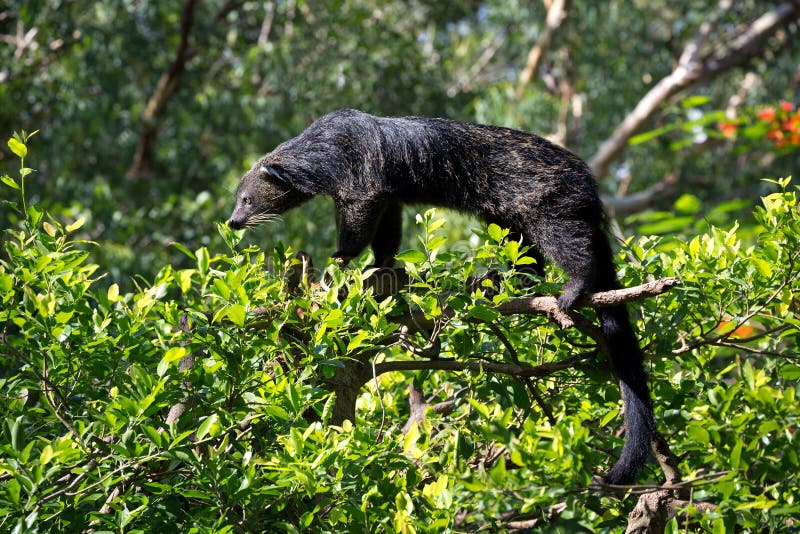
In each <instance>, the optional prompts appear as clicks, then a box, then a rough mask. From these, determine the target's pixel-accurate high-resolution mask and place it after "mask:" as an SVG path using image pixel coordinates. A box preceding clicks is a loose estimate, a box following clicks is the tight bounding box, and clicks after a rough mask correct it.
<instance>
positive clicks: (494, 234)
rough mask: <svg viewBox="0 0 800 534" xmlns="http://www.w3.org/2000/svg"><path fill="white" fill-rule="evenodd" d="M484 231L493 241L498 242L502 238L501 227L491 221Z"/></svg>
mask: <svg viewBox="0 0 800 534" xmlns="http://www.w3.org/2000/svg"><path fill="white" fill-rule="evenodd" d="M486 231H487V233H488V234H489V237H491V238H492V239H493V240H494V241H495V242H497V243H499V242H500V241H502V240H503V229H502V228H500V227H499V226H498V225H496V224H494V223H492V224H490V225H489V228H487V230H486Z"/></svg>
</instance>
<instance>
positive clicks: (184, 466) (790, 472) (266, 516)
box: [0, 135, 800, 532]
mask: <svg viewBox="0 0 800 534" xmlns="http://www.w3.org/2000/svg"><path fill="white" fill-rule="evenodd" d="M29 137H30V136H24V135H23V136H18V137H16V138H15V141H16V142H15V143H12V144H13V145H14V152H15V153H16V154H17V155H18V156H19V159H20V168H21V171H20V173H19V177H18V178H11V177H9V176H5V177H3V180H2V182H3V184H5V185H4V186H3V191H4V197H5V198H6V200H4V203H5V205H6V206H7V207H8V208H9V209H11V210H13V211H14V212H15V214H16V215H17V216H18V217H19V220H21V221H24V224H23V225H22V227H18V228H13V229H9V230H7V233H6V239H5V242H4V252H3V253H4V257H3V259H2V261H0V302H1V303H2V306H1V307H0V328H1V329H2V330H0V334H2V338H3V343H2V345H0V369H2V374H0V399H2V401H1V403H2V406H3V407H4V416H3V421H2V424H0V517H3V519H2V520H0V525H1V526H2V530H8V531H14V532H31V531H83V530H87V529H92V530H97V531H119V532H123V531H127V532H152V531H158V530H164V531H170V530H174V529H175V528H176V527H177V528H178V529H180V530H182V531H189V532H206V531H208V532H210V531H214V532H228V531H290V532H300V531H306V530H311V531H315V532H341V531H355V532H361V531H365V532H373V531H374V532H385V531H397V532H442V531H464V530H474V529H477V528H483V529H489V530H492V529H497V528H503V525H504V521H505V520H504V519H503V517H505V516H504V514H505V513H507V512H509V511H510V510H514V511H515V512H514V513H515V517H520V518H527V519H532V518H539V520H540V521H541V523H539V525H540V526H542V527H543V528H546V529H561V530H570V531H573V530H579V529H588V530H605V529H610V528H617V527H619V526H621V525H623V524H624V522H625V518H626V515H627V511H628V510H629V508H630V505H631V499H630V498H629V499H622V500H620V499H616V498H613V499H612V498H609V497H604V496H600V495H597V494H586V493H585V488H587V486H588V485H589V483H590V480H591V476H592V475H593V474H596V473H597V472H601V471H603V470H604V469H606V468H607V466H609V465H610V463H611V462H612V461H613V458H614V457H615V455H616V453H617V451H618V449H619V444H620V440H619V439H618V438H617V437H616V435H617V433H616V430H617V427H618V426H619V424H620V417H619V394H618V392H617V389H616V386H615V385H614V381H613V380H612V378H611V375H610V373H609V372H608V371H607V369H606V368H605V366H604V363H603V361H602V360H601V359H599V358H598V357H597V355H596V354H594V353H593V352H591V351H589V352H586V353H585V354H584V355H582V357H580V358H579V359H578V360H576V362H577V363H576V364H575V365H574V366H572V367H571V368H569V369H565V370H563V371H560V372H558V373H556V374H553V375H550V376H549V377H548V378H546V379H541V380H538V381H530V382H528V381H524V380H519V379H511V378H504V377H503V376H502V375H498V374H494V373H492V372H489V371H486V370H485V369H482V368H481V366H482V365H488V364H490V363H492V362H509V361H516V360H517V359H518V360H519V362H520V363H522V364H528V365H537V364H541V363H547V362H555V361H560V360H563V359H565V358H568V357H575V356H576V355H579V353H581V352H585V351H586V350H587V349H586V348H585V347H586V346H587V342H588V340H587V339H585V338H584V337H583V336H581V335H580V334H578V333H576V332H574V331H571V330H568V331H560V330H557V329H555V328H554V327H553V326H552V325H551V324H549V323H548V322H547V320H546V319H545V318H542V317H538V316H523V315H519V316H501V315H500V314H498V312H497V310H496V305H497V304H500V303H503V302H505V301H507V300H509V299H510V298H513V297H515V296H520V295H527V294H530V291H531V290H530V289H527V288H526V284H522V283H521V280H520V278H519V277H520V275H518V274H516V273H515V272H514V269H513V268H510V267H509V266H510V265H511V266H513V264H515V263H516V264H524V263H525V262H526V261H528V260H527V258H526V257H525V256H523V255H522V252H524V246H523V245H520V244H519V243H517V242H515V241H509V240H508V232H507V231H506V230H503V229H502V228H499V227H497V226H495V225H491V226H489V227H488V228H487V230H486V232H485V233H481V237H480V241H481V243H479V246H477V247H476V248H475V249H474V250H471V251H469V252H467V253H455V252H453V251H452V249H451V247H450V245H451V243H449V242H448V237H447V233H446V231H447V225H448V223H447V221H446V219H444V218H441V217H439V216H438V215H437V214H436V212H434V211H428V212H425V213H424V214H422V215H419V216H418V223H419V224H418V232H419V236H420V237H419V245H420V246H419V247H418V248H415V249H412V250H408V251H405V252H403V253H401V254H400V255H399V259H400V260H402V262H403V263H404V265H405V269H406V272H407V273H408V275H409V276H410V278H411V282H410V284H409V286H408V287H407V288H406V289H405V290H403V291H402V292H401V293H400V294H398V295H396V296H394V297H387V298H382V299H378V298H376V297H375V296H374V294H373V292H372V290H371V289H366V287H367V286H366V279H367V277H368V275H369V274H370V273H369V271H368V272H366V273H362V272H360V271H359V270H358V269H349V270H346V271H342V270H340V269H339V268H338V266H336V265H335V264H331V265H329V266H327V268H326V270H325V271H326V273H327V276H326V284H325V286H324V287H317V286H309V285H307V284H303V283H301V284H300V286H298V287H295V285H292V284H290V283H289V280H291V279H292V273H293V272H294V271H295V268H296V267H297V265H298V260H297V259H295V257H294V254H293V252H292V250H291V249H290V248H287V247H284V246H278V247H276V248H275V249H274V250H273V251H271V252H270V253H269V254H266V253H264V252H262V251H260V250H259V249H257V248H254V247H249V246H244V247H241V245H240V244H239V242H240V239H241V233H236V232H232V231H230V230H229V229H228V228H227V227H225V226H222V225H221V226H220V227H219V232H220V236H221V240H223V241H225V242H226V243H228V245H229V247H230V248H229V250H228V251H227V252H219V251H214V250H212V249H209V248H207V247H200V248H198V249H196V250H194V251H192V250H190V249H188V248H186V247H184V246H182V245H176V247H175V248H176V250H178V251H179V252H180V253H181V254H183V255H185V256H186V257H187V261H188V262H189V263H190V264H191V266H190V267H187V268H174V267H172V266H170V265H167V266H164V267H163V268H161V270H160V271H159V273H158V274H157V275H156V276H155V277H154V279H153V281H152V282H150V283H142V286H141V287H139V288H138V289H136V290H135V291H132V292H121V291H120V289H119V286H117V285H116V284H112V285H110V286H108V287H104V286H102V285H101V284H99V281H100V280H101V279H102V277H103V276H104V273H102V272H101V271H100V270H99V269H98V267H97V266H96V265H94V264H91V263H89V262H88V261H87V252H85V251H83V250H81V249H80V248H79V247H78V245H90V244H85V243H81V242H80V240H79V239H77V238H76V237H75V236H76V235H77V234H76V232H78V231H79V230H80V229H81V225H82V224H83V221H82V220H76V221H74V222H71V223H69V224H65V223H63V222H61V221H59V220H57V219H55V218H53V217H51V216H49V215H48V214H46V213H45V212H44V211H42V210H41V209H40V208H38V207H37V206H35V205H26V203H25V200H24V196H22V191H23V190H24V186H25V181H26V180H25V178H26V175H29V174H30V172H27V171H25V170H24V169H27V167H25V163H24V161H23V157H24V156H26V155H27V152H28V146H27V142H28V139H29ZM776 184H777V186H778V187H779V191H778V192H775V193H773V194H771V195H769V196H767V197H765V198H764V199H763V207H759V208H757V209H756V213H755V217H756V220H757V221H758V223H759V225H760V228H761V229H760V231H759V233H758V239H757V241H753V242H751V243H749V244H748V243H746V242H743V241H742V240H741V238H740V237H739V235H738V232H739V229H738V227H737V226H733V227H731V228H729V229H727V230H724V229H719V228H715V227H711V228H708V229H707V230H706V231H705V232H703V233H700V234H698V235H697V236H695V237H694V238H692V239H691V240H688V241H685V242H684V243H683V244H682V245H679V246H676V245H675V244H674V243H672V244H671V245H670V246H669V247H663V246H662V244H663V243H662V241H663V240H662V239H659V238H654V237H648V238H641V239H639V240H637V241H635V242H630V243H629V244H628V246H627V248H626V253H627V255H628V256H629V259H630V260H632V261H629V262H627V263H626V264H625V267H624V268H623V269H622V271H621V274H622V279H623V283H624V284H625V285H635V284H637V283H640V282H643V281H645V280H646V279H647V278H648V277H650V276H656V277H659V276H666V275H674V276H679V277H680V278H682V279H683V285H682V286H681V287H680V288H678V289H675V290H673V291H671V292H670V293H668V294H666V295H662V296H660V297H658V298H654V299H648V300H645V301H643V302H642V303H641V304H640V305H639V306H638V307H639V309H640V318H639V321H640V323H639V324H640V330H641V332H642V336H643V343H644V344H645V346H646V347H647V352H648V353H649V354H650V355H651V356H652V358H651V359H650V360H649V361H650V374H651V383H652V386H653V390H654V392H653V394H654V404H655V406H656V412H657V416H658V421H659V426H660V428H661V430H662V431H664V433H665V435H666V436H668V437H669V438H668V441H669V443H670V445H671V447H672V448H673V451H674V452H675V453H676V454H678V455H679V456H680V457H681V458H682V460H681V465H680V467H681V470H682V473H683V475H684V477H685V478H686V479H688V480H692V479H696V480H695V483H694V484H695V486H694V492H693V499H694V501H695V502H708V503H712V504H714V505H716V508H715V509H713V510H712V511H710V512H709V511H706V512H704V513H700V512H698V511H697V510H696V509H695V508H694V507H690V508H689V509H687V510H686V511H685V513H684V514H683V515H682V516H681V518H680V519H679V520H678V519H676V520H673V522H672V523H671V527H670V528H671V529H672V530H673V531H676V530H677V529H679V528H681V529H682V528H687V527H688V528H690V529H691V530H695V529H701V530H708V531H714V532H717V531H722V530H725V531H731V530H734V529H737V528H741V529H748V530H763V529H768V530H770V531H780V530H783V529H786V528H787V527H788V525H789V524H790V522H791V521H794V520H796V519H795V518H797V517H798V514H800V503H798V502H797V495H798V488H799V487H800V479H798V473H800V458H799V457H798V454H797V453H796V451H797V450H798V447H797V439H798V438H797V437H796V433H795V432H796V430H797V428H798V425H800V409H798V402H797V396H798V393H799V392H798V386H797V377H798V376H800V367H798V366H797V362H796V356H795V355H796V354H797V353H798V350H799V349H800V347H798V339H800V336H799V335H798V334H799V333H800V320H798V315H797V314H798V303H800V300H798V295H800V267H799V265H800V215H798V209H797V193H796V191H795V190H793V189H790V183H789V180H783V181H780V182H777V183H776ZM776 184H773V186H775V185H776ZM683 202H684V204H685V205H686V209H689V208H691V207H692V202H691V201H689V200H686V201H683ZM489 269H491V270H495V271H497V272H498V275H497V276H494V277H488V278H486V279H485V280H484V281H483V282H482V283H479V284H477V286H473V287H474V289H472V290H471V291H465V290H464V289H463V288H464V286H465V282H466V280H467V279H468V278H469V277H474V276H476V275H480V274H482V273H484V272H485V271H487V270H489ZM548 279H549V280H553V282H550V283H542V284H541V285H539V286H536V287H534V288H533V291H535V292H541V293H550V292H552V291H554V290H557V286H555V285H554V284H555V282H558V281H559V280H560V279H559V274H558V273H550V274H549V276H548ZM490 285H491V286H493V289H492V291H491V292H490V291H488V286H490ZM410 311H416V312H421V313H423V314H424V317H425V320H429V321H432V322H433V323H434V324H435V325H436V330H437V331H438V332H439V340H440V342H441V346H440V347H439V358H440V359H443V360H446V359H448V358H452V359H453V360H454V361H456V362H464V363H468V362H473V363H476V364H478V365H477V366H475V367H470V368H467V367H465V368H464V369H463V372H459V373H451V372H446V371H435V370H432V369H431V368H428V369H427V370H426V369H425V368H424V367H421V368H420V369H421V370H419V371H416V372H415V373H387V374H380V375H379V376H377V378H375V379H372V378H368V379H367V386H368V387H367V388H366V389H365V391H363V392H362V393H361V394H360V396H359V397H358V400H357V403H356V407H357V417H356V421H355V424H353V423H351V422H350V421H344V422H343V423H342V424H332V420H333V418H334V416H335V409H336V408H335V405H336V401H337V399H336V398H335V396H334V395H333V394H332V393H331V388H330V386H331V384H333V383H335V381H336V380H337V378H340V377H341V376H342V375H341V374H338V373H341V372H342V369H344V368H345V367H346V365H347V364H348V362H352V361H355V360H359V359H361V360H363V361H365V362H367V367H369V366H370V365H374V366H380V365H381V364H382V363H385V362H391V361H410V360H413V359H416V358H418V357H417V356H415V355H414V351H413V350H411V348H412V347H413V346H414V345H416V346H417V348H420V347H421V346H422V345H423V344H425V343H430V342H431V340H430V339H426V338H425V337H424V336H422V335H420V334H415V335H412V336H409V339H408V340H407V342H406V343H397V342H396V341H391V340H392V339H393V337H392V336H393V334H394V332H395V331H396V328H397V321H398V320H399V317H401V316H403V314H406V313H409V312H410ZM189 357H193V359H194V363H193V365H191V366H190V365H187V358H189ZM410 381H411V382H413V383H414V384H415V387H417V388H418V389H421V390H422V391H423V392H424V393H425V396H426V397H427V401H428V406H429V408H428V409H427V417H426V418H425V419H423V420H421V421H418V422H415V423H413V424H411V425H410V426H409V427H408V428H407V429H405V430H403V429H401V426H402V424H403V422H404V421H405V420H406V418H407V417H408V415H409V412H408V408H407V406H406V399H407V398H408V395H407V389H408V387H409V383H410ZM536 399H538V400H536ZM437 403H443V405H446V406H447V409H442V410H435V409H433V406H434V405H436V404H437ZM178 404H181V405H182V406H183V408H184V409H185V412H184V413H183V414H182V415H181V416H180V417H178V418H169V417H167V414H168V413H169V412H170V409H171V408H173V409H174V407H175V406H176V405H178ZM646 477H647V478H650V479H651V481H652V482H657V481H658V480H659V478H660V476H659V473H658V471H657V468H656V467H655V466H653V467H651V468H649V470H648V474H647V475H646Z"/></svg>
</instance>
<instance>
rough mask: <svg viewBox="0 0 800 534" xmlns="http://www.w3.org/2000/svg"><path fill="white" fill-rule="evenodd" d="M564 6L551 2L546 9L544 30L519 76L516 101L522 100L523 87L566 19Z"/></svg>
mask: <svg viewBox="0 0 800 534" xmlns="http://www.w3.org/2000/svg"><path fill="white" fill-rule="evenodd" d="M566 4H567V0H553V1H552V3H551V4H550V7H549V8H548V9H547V19H546V21H545V25H544V28H542V31H541V32H540V33H539V38H538V39H537V40H536V43H535V44H534V45H533V47H531V50H530V52H528V61H527V62H526V64H525V68H524V69H522V72H521V73H520V75H519V82H518V83H517V100H519V99H520V98H522V95H523V94H524V93H525V87H527V85H528V84H529V83H530V81H531V78H533V75H534V73H535V72H536V69H537V68H538V67H539V62H540V61H541V59H542V56H543V55H544V53H545V52H546V51H547V49H548V48H549V47H550V43H551V42H552V40H553V34H554V33H555V32H556V30H557V29H558V27H559V26H561V23H562V22H563V21H564V19H565V18H566V17H567V10H566Z"/></svg>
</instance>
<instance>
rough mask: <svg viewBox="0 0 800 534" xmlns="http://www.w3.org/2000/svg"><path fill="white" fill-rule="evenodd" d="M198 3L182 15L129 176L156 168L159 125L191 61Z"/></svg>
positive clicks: (146, 114)
mask: <svg viewBox="0 0 800 534" xmlns="http://www.w3.org/2000/svg"><path fill="white" fill-rule="evenodd" d="M196 3H197V2H196V0H186V3H185V4H184V6H183V14H182V15H181V27H180V42H179V43H178V50H177V51H176V53H175V59H174V60H173V61H172V64H171V65H170V66H169V69H167V72H165V73H164V74H163V75H162V76H161V78H160V79H159V80H158V83H157V84H156V88H155V90H154V91H153V94H152V95H151V96H150V99H149V100H148V101H147V106H146V107H145V109H144V113H143V114H142V133H141V135H140V136H139V144H138V146H137V147H136V153H135V154H134V156H133V163H132V165H131V168H130V169H129V170H128V176H130V177H134V178H139V177H142V176H149V175H150V174H151V172H152V168H153V158H154V156H153V154H154V151H155V146H156V138H157V137H158V122H159V121H160V119H161V117H162V116H163V115H164V112H165V111H166V110H167V104H168V103H169V101H170V99H171V98H172V96H173V95H174V94H175V92H176V91H177V90H178V82H179V81H180V78H181V75H182V74H183V72H184V71H185V70H186V63H187V61H188V60H189V57H190V55H191V54H190V52H189V33H190V32H191V30H192V26H193V24H194V11H195V5H196Z"/></svg>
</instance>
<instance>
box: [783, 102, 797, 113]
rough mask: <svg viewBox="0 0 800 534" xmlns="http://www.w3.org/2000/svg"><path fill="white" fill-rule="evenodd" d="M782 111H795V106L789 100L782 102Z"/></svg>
mask: <svg viewBox="0 0 800 534" xmlns="http://www.w3.org/2000/svg"><path fill="white" fill-rule="evenodd" d="M781 109H782V110H783V111H786V112H789V111H792V110H793V109H794V104H793V103H791V102H789V101H788V100H781Z"/></svg>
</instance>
